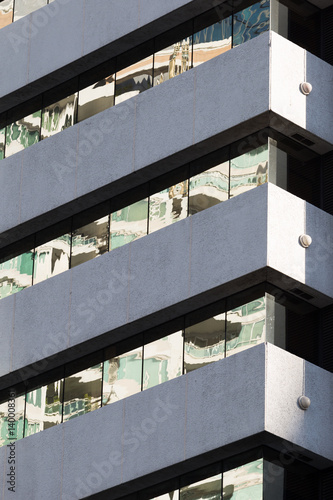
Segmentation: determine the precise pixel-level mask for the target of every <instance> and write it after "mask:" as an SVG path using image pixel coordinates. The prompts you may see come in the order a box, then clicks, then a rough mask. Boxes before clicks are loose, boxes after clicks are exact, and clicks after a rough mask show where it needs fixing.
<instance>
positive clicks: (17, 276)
mask: <svg viewBox="0 0 333 500" xmlns="http://www.w3.org/2000/svg"><path fill="white" fill-rule="evenodd" d="M32 269H33V250H31V251H30V252H26V253H23V254H21V255H18V256H17V257H14V258H13V259H9V260H7V261H6V262H3V263H2V264H0V299H3V298H4V297H7V295H12V294H13V293H16V292H19V291H20V290H23V288H27V287H28V286H31V285H32Z"/></svg>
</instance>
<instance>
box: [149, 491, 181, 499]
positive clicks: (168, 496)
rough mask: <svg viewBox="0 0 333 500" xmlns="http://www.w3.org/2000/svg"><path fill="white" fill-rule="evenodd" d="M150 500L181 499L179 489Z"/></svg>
mask: <svg viewBox="0 0 333 500" xmlns="http://www.w3.org/2000/svg"><path fill="white" fill-rule="evenodd" d="M150 500H179V490H174V491H170V492H169V493H164V494H163V495H159V496H158V497H153V498H151V499H150Z"/></svg>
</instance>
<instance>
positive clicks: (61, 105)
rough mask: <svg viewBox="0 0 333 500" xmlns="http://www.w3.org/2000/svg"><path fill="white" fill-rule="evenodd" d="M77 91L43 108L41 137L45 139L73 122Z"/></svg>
mask: <svg viewBox="0 0 333 500" xmlns="http://www.w3.org/2000/svg"><path fill="white" fill-rule="evenodd" d="M76 107H77V93H75V94H72V95H70V96H69V97H66V98H65V99H61V100H60V101H57V102H55V103H54V104H50V105H49V106H47V107H46V108H44V109H43V113H42V129H41V137H42V139H46V138H47V137H51V135H54V134H57V133H58V132H61V131H62V130H65V129H66V128H68V127H71V126H72V125H74V123H75V116H76Z"/></svg>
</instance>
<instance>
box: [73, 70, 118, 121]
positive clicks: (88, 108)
mask: <svg viewBox="0 0 333 500" xmlns="http://www.w3.org/2000/svg"><path fill="white" fill-rule="evenodd" d="M114 83H115V75H110V76H107V77H106V78H103V79H102V80H100V81H99V82H96V83H94V84H93V85H90V86H89V87H86V88H84V89H82V90H80V92H79V108H78V121H79V122H80V121H82V120H85V119H86V118H89V117H90V116H93V115H95V114H96V113H100V112H101V111H104V110H105V109H108V108H111V106H113V105H114Z"/></svg>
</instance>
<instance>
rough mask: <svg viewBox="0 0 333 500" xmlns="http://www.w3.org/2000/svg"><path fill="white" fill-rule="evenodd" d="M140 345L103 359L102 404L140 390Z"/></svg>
mask: <svg viewBox="0 0 333 500" xmlns="http://www.w3.org/2000/svg"><path fill="white" fill-rule="evenodd" d="M141 378H142V347H138V348H137V349H133V350H132V351H129V352H125V353H124V354H121V355H120V356H115V357H114V358H111V359H109V360H107V361H104V371H103V405H107V404H110V403H113V402H115V401H119V400H120V399H123V398H127V397H128V396H131V395H132V394H136V393H137V392H140V391H141Z"/></svg>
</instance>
